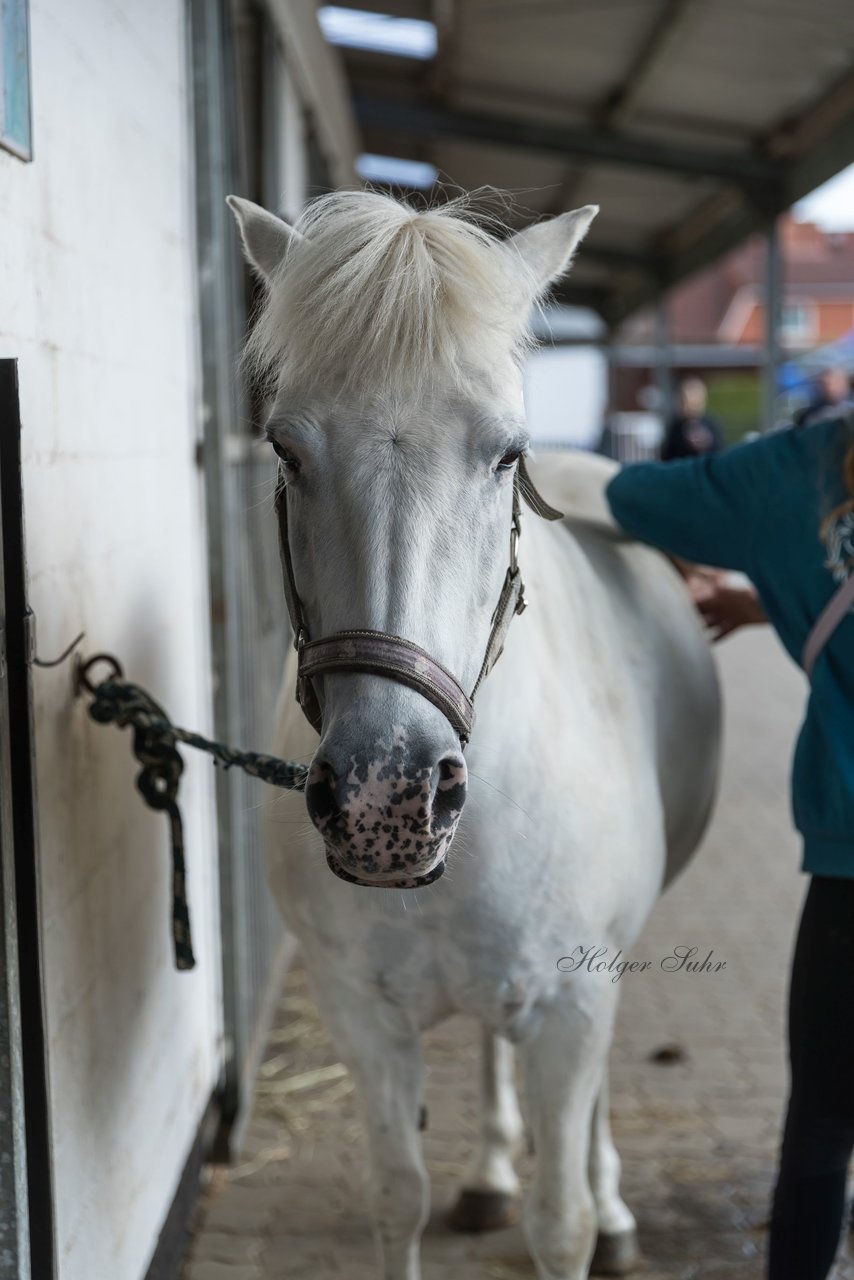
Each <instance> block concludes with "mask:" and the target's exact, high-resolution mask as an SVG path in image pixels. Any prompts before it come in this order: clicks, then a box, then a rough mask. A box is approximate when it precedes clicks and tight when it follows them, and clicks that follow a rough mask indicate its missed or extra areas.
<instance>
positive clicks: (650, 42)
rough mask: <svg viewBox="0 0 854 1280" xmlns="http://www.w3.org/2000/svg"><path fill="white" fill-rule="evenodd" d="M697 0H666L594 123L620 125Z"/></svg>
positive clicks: (630, 113)
mask: <svg viewBox="0 0 854 1280" xmlns="http://www.w3.org/2000/svg"><path fill="white" fill-rule="evenodd" d="M697 5H698V0H666V3H665V5H664V10H663V12H662V14H661V17H660V18H659V19H658V20H657V21H656V23H655V25H654V26H653V28H652V30H651V31H650V33H649V35H648V36H647V38H646V40H645V41H644V43H643V44H642V45H641V47H640V49H639V50H638V52H637V54H636V55H635V57H634V60H633V61H632V64H631V66H630V67H629V69H628V70H627V72H626V74H625V76H624V78H623V82H622V84H621V85H620V86H619V88H617V89H616V90H615V91H614V93H612V94H611V95H610V97H609V98H608V99H607V100H606V102H605V103H603V105H602V108H601V111H600V112H599V115H598V118H597V123H598V124H600V125H603V126H607V127H609V128H611V129H621V128H622V127H623V125H624V124H625V123H626V122H627V120H628V119H629V117H630V116H631V115H632V113H633V112H634V110H635V108H636V107H637V105H638V103H639V101H640V99H641V97H642V96H643V92H644V90H645V89H646V87H647V85H649V84H650V82H651V81H652V80H653V79H654V78H655V76H656V75H657V74H658V72H659V71H660V70H661V67H662V65H663V64H664V62H665V61H666V59H667V58H668V57H669V55H670V53H671V51H672V49H673V46H674V45H675V43H676V41H677V40H678V38H679V36H680V35H681V34H682V31H683V29H684V27H685V24H686V22H687V21H688V19H689V17H690V16H691V11H692V10H693V9H696V8H697Z"/></svg>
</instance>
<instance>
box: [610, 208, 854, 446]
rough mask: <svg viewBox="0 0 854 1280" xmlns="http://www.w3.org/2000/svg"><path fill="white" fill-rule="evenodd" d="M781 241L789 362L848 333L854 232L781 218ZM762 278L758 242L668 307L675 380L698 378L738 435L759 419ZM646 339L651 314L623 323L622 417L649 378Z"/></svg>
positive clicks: (853, 315) (672, 298)
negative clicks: (833, 231) (730, 419)
mask: <svg viewBox="0 0 854 1280" xmlns="http://www.w3.org/2000/svg"><path fill="white" fill-rule="evenodd" d="M780 243H781V252H782V259H783V272H784V291H783V309H782V329H781V333H780V345H781V349H782V356H783V359H784V360H786V359H793V358H797V357H798V356H800V355H803V354H804V353H806V352H809V351H813V350H815V349H816V348H817V347H823V346H825V345H827V344H829V343H832V342H836V341H837V340H838V339H839V338H842V337H844V336H845V335H846V334H848V333H850V332H851V330H852V329H854V232H846V233H827V232H824V231H822V230H821V229H820V228H819V227H816V226H814V225H813V224H812V223H808V222H797V221H795V219H794V218H792V217H791V216H788V217H785V218H783V219H782V220H781V225H780ZM764 274H765V244H764V241H763V240H762V239H760V238H758V237H757V238H754V239H752V240H749V241H747V242H746V243H745V244H744V245H743V246H741V247H740V248H739V249H736V250H735V251H734V252H733V253H731V254H729V255H728V256H727V257H726V258H723V259H722V260H721V261H720V262H719V263H717V264H716V265H715V266H714V267H713V268H711V269H710V270H708V271H704V272H703V273H702V274H700V275H698V276H696V277H695V278H694V279H693V280H690V281H688V282H687V283H686V284H683V285H680V286H678V287H677V288H676V289H674V290H673V291H672V292H671V293H670V294H669V296H668V298H667V301H666V308H667V322H668V330H669V334H670V342H671V350H670V356H671V362H672V367H673V369H674V375H675V376H676V377H677V378H678V377H681V376H683V375H687V374H698V375H699V376H700V377H702V378H704V380H705V381H706V382H707V383H708V386H709V392H710V401H711V406H712V408H713V410H714V409H716V410H717V411H718V412H719V414H720V415H721V416H723V417H726V415H727V413H730V415H733V416H734V421H733V422H732V424H731V425H732V429H733V432H734V433H735V434H738V433H739V431H740V430H741V429H742V427H747V426H749V425H750V419H751V418H752V417H753V416H755V414H757V413H758V398H759V378H760V371H761V369H762V365H763V360H764V334H765V304H764V297H763V285H764ZM653 335H654V324H653V318H652V316H651V314H650V313H648V312H647V313H644V314H642V315H639V316H637V317H636V318H635V319H634V320H632V321H630V322H629V323H628V324H627V325H626V326H625V328H624V330H623V332H622V334H621V335H620V344H619V363H620V368H619V370H618V372H617V375H616V392H617V407H618V408H620V409H626V410H631V409H633V408H635V407H636V396H637V391H638V389H639V387H641V386H642V385H643V384H645V383H647V382H648V381H650V379H651V377H652V370H653V368H654V364H655V352H654V349H653V342H654V336H653ZM742 420H743V421H742Z"/></svg>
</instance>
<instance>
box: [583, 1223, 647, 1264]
mask: <svg viewBox="0 0 854 1280" xmlns="http://www.w3.org/2000/svg"><path fill="white" fill-rule="evenodd" d="M639 1256H640V1255H639V1252H638V1233H637V1232H636V1231H635V1229H634V1227H631V1228H630V1229H629V1230H628V1231H618V1232H616V1233H614V1234H613V1235H608V1234H606V1233H605V1232H604V1231H600V1232H599V1235H598V1237H597V1240H596V1252H595V1253H594V1254H593V1261H592V1262H591V1264H590V1274H591V1275H594V1276H627V1275H628V1274H629V1272H630V1271H633V1270H634V1268H635V1267H636V1266H637V1264H638V1261H639Z"/></svg>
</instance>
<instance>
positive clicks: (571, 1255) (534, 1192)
mask: <svg viewBox="0 0 854 1280" xmlns="http://www.w3.org/2000/svg"><path fill="white" fill-rule="evenodd" d="M604 985H605V984H603V989H602V991H601V992H595V991H593V990H591V989H590V988H589V987H588V988H587V989H586V990H584V992H583V996H584V1007H583V1008H582V1007H580V1006H579V1005H577V1004H574V1003H570V1002H569V1001H568V1000H562V1001H560V1002H557V1003H555V1004H554V1005H553V1006H552V1007H551V1009H550V1010H549V1011H548V1012H547V1013H546V1014H545V1015H544V1018H543V1023H542V1025H541V1027H540V1029H539V1031H538V1033H537V1035H536V1037H535V1038H534V1039H533V1040H531V1041H528V1042H527V1043H526V1044H525V1045H524V1046H523V1048H522V1051H521V1059H522V1065H523V1070H524V1077H525V1093H526V1097H527V1100H528V1114H529V1117H530V1121H531V1128H532V1132H533V1137H534V1150H535V1153H536V1171H535V1174H534V1183H533V1186H532V1188H531V1193H530V1196H529V1199H528V1203H527V1205H526V1207H525V1232H526V1236H527V1240H528V1247H529V1249H530V1250H531V1254H532V1256H533V1258H534V1261H535V1263H536V1266H537V1275H538V1276H539V1280H587V1276H588V1274H589V1268H590V1262H591V1259H592V1257H593V1251H594V1248H595V1245H596V1229H597V1213H596V1203H595V1200H594V1198H593V1194H592V1191H591V1188H590V1182H589V1178H588V1158H589V1154H590V1135H591V1124H592V1119H593V1109H594V1106H595V1103H596V1096H597V1093H598V1091H599V1085H600V1081H601V1079H602V1071H603V1067H604V1064H605V1059H606V1055H607V1052H608V1045H609V1043H610V1039H611V1030H612V1026H613V1018H614V1008H615V1005H616V999H615V993H614V992H613V991H605V990H604ZM607 985H610V984H607Z"/></svg>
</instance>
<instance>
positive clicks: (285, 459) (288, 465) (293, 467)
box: [270, 440, 300, 475]
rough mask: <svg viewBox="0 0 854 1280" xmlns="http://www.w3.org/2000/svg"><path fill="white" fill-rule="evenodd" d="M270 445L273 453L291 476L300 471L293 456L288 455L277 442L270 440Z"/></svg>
mask: <svg viewBox="0 0 854 1280" xmlns="http://www.w3.org/2000/svg"><path fill="white" fill-rule="evenodd" d="M270 444H271V445H272V446H273V453H275V455H276V457H277V458H278V459H279V461H280V462H282V463H283V464H284V467H285V470H286V471H290V473H291V475H296V473H297V472H298V471H299V469H300V464H299V462H298V460H297V459H296V458H295V457H294V455H293V454H292V453H288V451H287V449H286V448H284V446H283V445H280V444H279V442H278V440H270Z"/></svg>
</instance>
